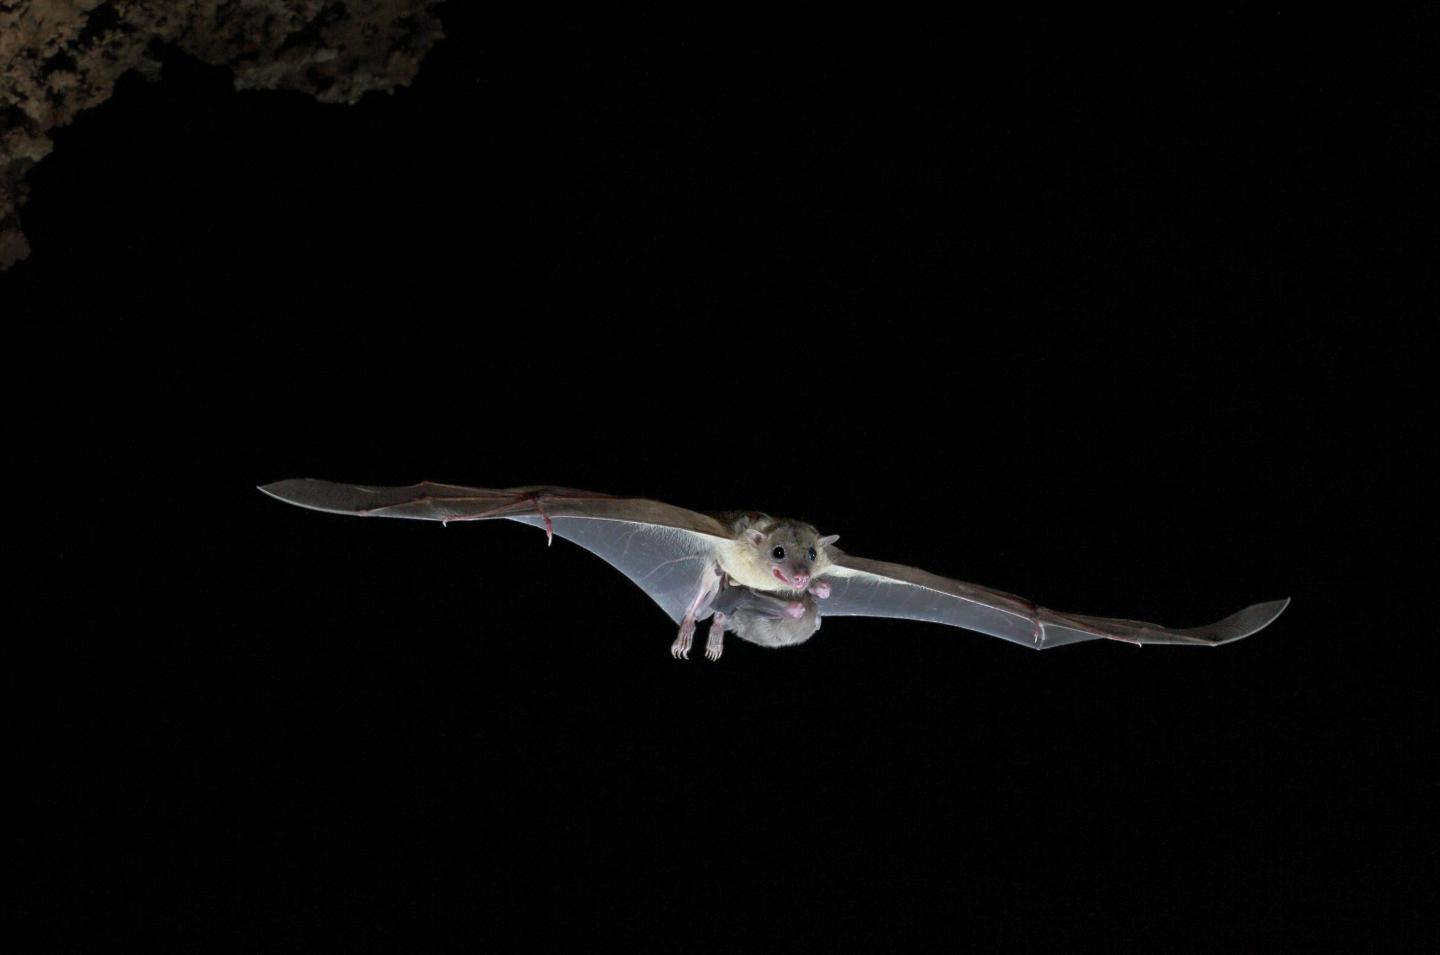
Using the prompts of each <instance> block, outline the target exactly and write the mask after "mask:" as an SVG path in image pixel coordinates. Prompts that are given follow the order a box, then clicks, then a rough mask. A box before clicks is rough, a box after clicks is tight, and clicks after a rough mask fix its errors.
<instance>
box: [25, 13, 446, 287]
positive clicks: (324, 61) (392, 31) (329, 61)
mask: <svg viewBox="0 0 1440 955" xmlns="http://www.w3.org/2000/svg"><path fill="white" fill-rule="evenodd" d="M435 5H436V0H347V2H330V3H326V2H322V0H10V2H7V0H0V270H4V269H6V268H8V267H9V266H10V265H12V264H13V263H15V262H16V261H18V260H20V259H23V258H24V257H25V256H26V255H27V254H28V252H29V246H28V244H27V243H26V241H25V235H24V233H23V232H22V231H21V230H20V222H19V218H18V212H19V208H20V206H21V204H22V203H23V202H24V201H25V175H26V173H27V172H28V171H29V169H30V167H31V166H33V165H34V164H35V163H36V162H38V161H39V160H40V159H42V158H44V156H45V155H46V154H47V153H48V152H49V151H50V148H51V140H50V136H49V131H50V130H52V129H54V128H55V127H56V126H62V125H64V124H65V123H68V122H69V121H70V120H71V119H72V118H74V116H75V114H76V113H78V112H80V111H81V110H83V109H88V108H89V107H91V106H95V105H96V104H98V103H101V102H104V101H105V100H106V99H108V98H109V97H110V94H111V91H112V90H113V89H114V86H115V81H116V79H118V78H119V77H120V75H121V74H123V73H125V72H127V71H129V70H139V71H141V72H142V73H144V74H146V75H148V76H150V77H151V78H154V77H155V76H157V75H158V73H159V64H158V63H157V62H156V61H155V60H154V59H152V58H151V57H150V56H149V54H148V53H147V50H149V49H150V48H151V45H152V44H153V43H155V42H157V41H158V42H161V43H171V44H174V45H176V46H178V47H180V48H181V49H184V50H185V51H187V52H189V53H191V54H192V55H194V56H196V57H198V58H199V59H202V60H204V61H206V62H208V63H212V64H216V65H224V66H228V67H229V68H230V69H231V70H232V71H233V72H234V74H235V86H236V88H237V89H292V90H301V91H304V92H306V93H310V94H312V95H314V96H315V98H316V99H318V100H320V101H321V102H326V103H353V102H355V101H356V100H358V99H359V98H360V97H361V96H363V95H364V94H365V93H367V92H369V91H370V90H382V91H385V92H389V91H391V90H393V89H394V88H395V87H396V86H401V85H404V84H405V83H408V82H410V80H411V79H413V78H414V76H415V73H416V71H417V70H418V69H419V67H420V61H421V60H422V59H423V58H424V56H425V54H426V53H427V52H428V51H429V50H430V47H431V46H433V45H434V44H435V42H436V41H437V40H439V39H440V38H441V37H442V36H443V33H442V32H441V28H440V21H439V19H438V18H437V17H436V16H435V15H434V14H433V13H432V12H431V8H432V7H434V6H435Z"/></svg>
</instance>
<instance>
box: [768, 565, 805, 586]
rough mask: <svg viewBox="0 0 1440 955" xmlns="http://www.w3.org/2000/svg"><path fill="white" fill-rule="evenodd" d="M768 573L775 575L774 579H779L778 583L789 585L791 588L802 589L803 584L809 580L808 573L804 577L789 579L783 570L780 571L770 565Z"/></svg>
mask: <svg viewBox="0 0 1440 955" xmlns="http://www.w3.org/2000/svg"><path fill="white" fill-rule="evenodd" d="M770 573H771V574H773V575H774V576H775V579H776V580H778V581H780V583H782V584H784V585H785V586H786V587H789V588H790V589H791V590H804V589H805V585H806V584H807V583H808V582H809V581H810V575H809V574H806V575H805V576H804V577H797V578H795V579H794V580H791V579H790V578H789V577H786V576H785V572H784V571H782V570H781V569H780V568H779V567H772V568H771V569H770Z"/></svg>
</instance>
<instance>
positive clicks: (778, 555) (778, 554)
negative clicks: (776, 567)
mask: <svg viewBox="0 0 1440 955" xmlns="http://www.w3.org/2000/svg"><path fill="white" fill-rule="evenodd" d="M770 556H771V557H774V558H775V559H776V560H784V559H785V548H783V547H777V548H775V549H774V550H772V551H771V552H770Z"/></svg>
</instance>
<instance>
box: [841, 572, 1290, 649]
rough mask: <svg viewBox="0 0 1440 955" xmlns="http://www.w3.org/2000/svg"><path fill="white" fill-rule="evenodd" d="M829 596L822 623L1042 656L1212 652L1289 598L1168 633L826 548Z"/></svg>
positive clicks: (1263, 621) (1260, 624) (1266, 620)
mask: <svg viewBox="0 0 1440 955" xmlns="http://www.w3.org/2000/svg"><path fill="white" fill-rule="evenodd" d="M830 558H831V561H832V562H833V564H834V566H832V567H831V568H830V569H829V570H828V571H826V572H825V580H826V581H827V582H829V584H830V588H831V589H830V597H829V598H828V599H826V600H822V601H821V602H820V614H821V616H822V617H900V618H903V619H906V620H928V621H931V622H932V623H943V624H948V625H950V626H952V627H964V628H965V629H967V630H978V631H979V632H981V633H988V634H990V635H991V636H996V637H1003V638H1005V639H1006V640H1009V641H1011V642H1013V643H1020V644H1024V645H1025V646H1028V647H1034V648H1036V649H1037V650H1043V649H1045V648H1047V647H1058V646H1060V645H1062V644H1066V643H1079V642H1080V641H1082V640H1100V639H1106V640H1122V641H1124V642H1126V643H1137V644H1140V643H1169V644H1185V645H1191V646H1218V645H1219V644H1222V643H1229V642H1230V641H1232V640H1239V639H1240V638H1241V637H1248V636H1250V634H1252V633H1255V632H1256V631H1257V630H1261V629H1263V628H1264V627H1266V626H1268V625H1269V624H1270V623H1271V621H1273V620H1274V619H1275V618H1276V617H1278V616H1280V612H1281V611H1282V610H1284V609H1285V607H1286V605H1287V604H1289V603H1290V601H1289V599H1288V598H1287V599H1285V600H1275V601H1271V602H1270V603H1263V604H1255V605H1254V606H1251V607H1246V608H1245V609H1244V610H1241V611H1240V612H1238V613H1234V614H1231V615H1230V616H1228V617H1226V618H1225V619H1224V620H1221V621H1219V622H1217V623H1212V624H1210V625H1208V626H1204V627H1192V628H1190V629H1188V630H1176V629H1172V628H1170V627H1161V626H1159V625H1157V624H1153V623H1141V622H1139V621H1138V620H1114V619H1110V618H1108V617H1082V616H1079V615H1078V614H1068V613H1056V612H1055V611H1053V610H1047V609H1045V608H1044V607H1039V606H1036V605H1035V604H1033V603H1031V602H1029V601H1028V600H1023V599H1021V598H1019V597H1016V596H1013V595H1011V594H1007V593H1001V592H1000V591H998V590H990V589H988V588H986V587H979V586H976V585H975V584H967V583H963V582H961V581H958V580H950V579H948V578H946V577H937V576H935V575H934V574H928V573H926V572H925V571H923V570H917V569H916V568H914V567H906V566H904V565H903V564H887V563H884V562H882V561H878V560H866V559H865V558H863V557H852V556H850V555H849V554H846V553H843V552H841V551H838V550H836V549H835V548H833V547H832V548H831V549H830Z"/></svg>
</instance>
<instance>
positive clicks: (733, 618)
mask: <svg viewBox="0 0 1440 955" xmlns="http://www.w3.org/2000/svg"><path fill="white" fill-rule="evenodd" d="M261 490H262V491H264V492H265V493H267V494H269V495H271V496H272V497H276V498H279V499H280V500H282V501H288V502H289V503H291V504H298V505H300V506H302V507H309V508H313V509H315V510H321V511H329V512H332V513H338V514H355V515H360V516H376V517H410V518H418V519H423V520H436V521H440V522H442V523H449V522H451V521H472V520H488V519H496V518H505V519H507V520H513V521H519V522H521V523H525V524H532V525H535V526H537V527H543V528H544V529H545V532H546V535H547V536H554V537H563V538H565V539H567V540H571V541H574V542H575V543H577V544H579V545H580V546H581V547H584V548H585V549H586V550H588V551H590V552H591V553H594V554H596V555H597V556H599V557H601V558H603V559H604V560H605V561H607V562H608V563H610V564H611V565H612V566H614V567H615V568H616V569H618V570H619V571H621V572H622V573H623V574H625V576H627V577H629V578H630V580H631V581H632V582H633V583H635V584H636V585H637V586H639V587H640V588H641V589H643V590H644V591H645V592H646V593H647V594H649V595H650V597H651V598H652V599H653V600H654V601H655V602H656V603H657V604H659V605H660V607H661V609H663V610H664V611H665V612H666V614H668V615H669V616H670V618H671V619H672V620H674V621H675V622H676V623H678V624H679V625H680V632H679V635H678V636H677V637H676V639H675V642H674V644H673V645H672V647H671V652H672V653H673V654H674V655H675V656H677V657H688V656H689V653H690V646H691V643H692V641H693V639H694V634H695V624H696V622H697V621H700V620H704V619H705V618H707V617H710V618H711V624H710V636H709V638H708V640H707V641H706V649H705V655H706V656H707V657H708V658H710V659H712V660H713V659H716V658H717V657H719V656H720V653H721V651H722V649H723V638H724V635H725V633H726V631H727V630H728V631H731V632H734V633H735V634H736V635H737V636H739V637H740V638H741V639H744V640H747V641H749V642H751V643H756V644H759V645H761V646H792V645H794V644H797V643H803V642H804V641H806V640H808V639H809V638H810V637H811V636H812V635H813V634H814V633H815V631H816V630H818V629H819V627H820V621H821V618H822V617H825V616H871V617H899V618H904V619H910V620H927V621H931V622H934V623H943V624H948V625H950V626H956V627H964V628H966V629H970V630H977V631H979V632H981V633H987V634H991V635H993V636H998V637H1003V638H1005V639H1007V640H1010V641H1012V642H1015V643H1021V644H1025V645H1028V646H1032V647H1035V648H1037V649H1044V648H1046V647H1052V646H1058V645H1060V644H1065V643H1077V642H1080V641H1082V640H1096V639H1109V640H1121V641H1124V642H1127V643H1136V644H1144V643H1164V644H1190V645H1202V646H1214V645H1217V644H1221V643H1229V642H1230V641H1232V640H1238V639H1240V638H1241V637H1246V636H1249V635H1250V634H1252V633H1254V632H1256V631H1257V630H1260V629H1261V628H1263V627H1265V626H1267V625H1268V624H1269V623H1270V622H1271V621H1273V620H1274V619H1275V618H1276V617H1277V616H1279V615H1280V612H1281V611H1282V610H1284V609H1285V606H1286V604H1287V603H1288V602H1289V601H1288V600H1277V601H1273V602H1271V603H1265V604H1256V605H1254V606H1252V607H1247V608H1246V609H1244V610H1242V611H1240V612H1239V613H1236V614H1232V615H1231V616H1229V617H1227V618H1225V619H1224V620H1222V621H1220V622H1218V623H1214V624H1210V625H1209V626H1204V627H1195V628H1191V629H1186V630H1177V629H1170V628H1166V627H1161V626H1157V625H1155V624H1148V623H1140V622H1138V621H1133V620H1116V619H1110V618H1105V617H1084V616H1079V615H1073V614H1061V613H1056V612H1055V611H1052V610H1047V609H1045V608H1044V607H1039V606H1037V605H1035V604H1033V603H1031V602H1029V601H1027V600H1023V599H1021V598H1019V597H1015V596H1012V595H1010V594H1006V593H1001V592H1000V591H996V590H990V589H988V588H985V587H979V586H976V585H975V584H967V583H963V582H961V581H958V580H950V579H948V578H944V577H938V576H935V575H934V574H929V573H926V572H925V571H922V570H917V569H916V568H914V567H906V566H904V565H902V564H887V563H882V562H880V561H872V560H866V559H864V558H860V557H852V556H850V555H849V554H846V553H844V552H843V551H841V550H840V549H839V548H837V547H835V541H836V540H837V539H838V538H836V537H835V536H834V535H830V536H821V535H820V533H819V532H818V531H817V530H816V529H815V528H814V527H812V526H811V525H809V524H806V523H804V522H802V521H794V520H788V519H777V518H772V517H769V516H767V515H764V514H759V513H753V512H751V513H735V514H721V515H708V514H701V513H698V512H696V511H689V510H685V509H684V508H679V507H674V506H672V505H669V504H662V503H660V502H659V501H650V500H645V499H642V498H623V497H612V496H610V495H606V494H596V493H592V492H589V491H576V490H573V489H570V488H558V487H523V488H506V489H503V490H494V489H490V488H467V487H457V486H454V485H447V484H432V483H429V482H424V483H421V484H416V485H412V486H409V487H364V486H360V485H347V484H333V483H330V482H328V481H314V480H290V481H278V482H276V483H274V484H268V485H265V486H264V487H262V488H261Z"/></svg>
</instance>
